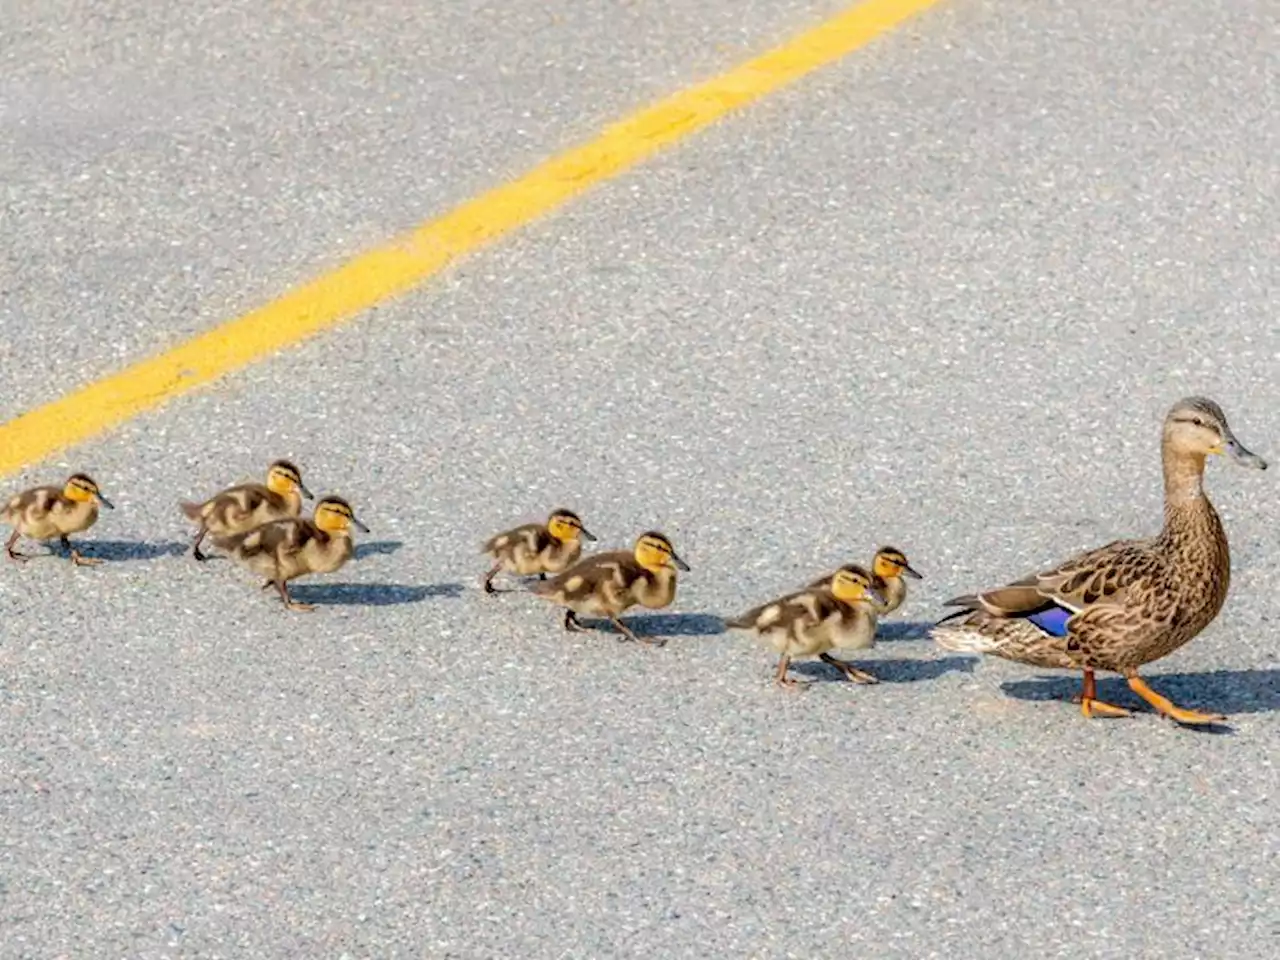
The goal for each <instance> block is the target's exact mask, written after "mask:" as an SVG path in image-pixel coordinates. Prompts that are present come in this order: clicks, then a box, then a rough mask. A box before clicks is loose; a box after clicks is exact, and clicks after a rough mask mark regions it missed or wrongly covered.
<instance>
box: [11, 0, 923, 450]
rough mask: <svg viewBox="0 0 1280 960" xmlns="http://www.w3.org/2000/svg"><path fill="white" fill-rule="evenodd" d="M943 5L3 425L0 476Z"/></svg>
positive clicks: (841, 38) (376, 297) (577, 156)
mask: <svg viewBox="0 0 1280 960" xmlns="http://www.w3.org/2000/svg"><path fill="white" fill-rule="evenodd" d="M939 2H940V0H868V2H865V3H861V4H858V5H857V6H855V7H852V8H850V9H849V10H846V11H845V12H844V13H841V14H839V15H837V16H835V17H833V18H832V19H830V20H827V21H826V22H824V23H822V24H820V25H819V26H817V27H815V28H813V29H812V30H809V31H808V32H806V33H803V34H801V35H800V36H798V37H796V38H795V39H793V40H791V41H789V42H788V43H785V44H783V45H782V46H780V47H776V48H775V49H773V50H770V51H769V52H768V53H765V54H763V55H761V56H759V57H756V58H755V59H754V60H751V61H748V62H747V63H744V64H742V65H741V66H738V67H735V68H734V69H732V70H730V71H728V72H727V73H723V74H720V75H719V76H717V77H714V78H713V79H711V80H707V81H706V82H704V83H699V84H697V85H695V86H692V87H689V88H687V89H685V90H682V91H680V92H679V93H676V94H674V95H672V96H670V97H667V98H666V99H665V100H661V101H659V102H658V103H656V104H654V105H653V106H650V107H647V108H645V109H643V110H640V111H639V112H637V113H634V114H632V115H631V116H629V117H626V118H624V119H623V120H620V121H619V122H617V123H615V124H613V125H612V126H609V127H607V128H605V130H604V131H603V132H602V133H601V134H600V135H599V136H598V137H596V139H594V140H592V141H591V142H590V143H586V144H584V145H582V146H580V147H575V148H574V149H572V150H569V151H568V152H566V153H562V154H560V155H559V156H556V157H552V158H551V159H550V160H547V161H546V162H544V163H542V164H540V165H539V166H537V167H535V168H534V169H533V170H531V171H529V172H528V173H527V174H525V175H524V176H522V177H520V178H519V179H517V180H514V181H512V182H510V183H507V184H505V185H503V186H500V187H497V188H496V189H493V190H490V191H489V192H488V193H485V194H482V195H480V196H479V197H476V198H475V199H473V200H470V201H467V202H466V203H463V204H462V205H461V206H459V207H457V208H455V209H454V210H453V211H451V212H449V213H446V214H445V215H444V216H442V217H440V218H439V219H437V220H431V221H429V222H427V223H424V224H423V225H422V226H420V227H418V228H417V229H415V230H413V231H412V232H411V233H409V234H408V235H407V236H404V237H401V238H400V239H398V240H394V241H392V242H390V243H388V244H387V245H386V246H382V247H378V248H376V249H374V250H370V251H369V252H368V253H365V254H362V255H360V256H358V257H356V258H355V259H354V260H351V261H349V262H348V263H346V264H345V265H343V266H341V267H338V268H337V269H335V270H333V271H332V272H330V273H327V274H325V275H323V276H321V277H318V278H317V279H315V280H312V281H311V282H309V283H307V284H305V285H303V286H301V287H298V288H296V289H295V290H293V291H292V292H290V293H286V294H285V295H284V296H282V297H280V298H279V299H277V300H274V301H272V302H271V303H268V304H267V305H266V306H263V307H260V308H258V309H257V310H254V311H252V312H251V313H246V314H244V315H243V316H240V317H236V318H235V319H233V320H228V321H227V322H226V323H223V324H220V325H219V326H217V327H214V328H213V329H212V330H209V331H208V332H206V333H202V334H200V335H198V336H196V337H194V338H192V339H190V340H187V341H186V342H184V343H182V344H180V345H178V346H176V347H174V348H172V349H170V350H166V351H165V352H164V353H161V354H158V355H156V356H153V357H150V358H148V359H145V360H142V361H139V362H138V363H135V364H134V365H133V366H130V367H127V368H126V369H124V370H121V371H120V372H119V373H115V374H112V375H111V376H108V377H106V378H105V379H102V380H98V381H96V382H94V383H90V384H88V385H87V386H84V387H81V388H79V389H77V390H74V391H73V392H71V393H69V394H67V395H65V396H63V397H61V398H59V399H57V400H54V401H52V402H50V403H47V404H45V405H44V406H41V407H37V408H36V409H34V410H30V411H28V412H27V413H24V414H22V415H20V416H18V417H16V418H14V419H13V420H10V421H9V422H7V423H4V424H0V475H3V474H8V473H12V472H14V471H16V470H18V469H20V468H22V467H24V466H27V465H28V464H31V463H35V462H37V461H39V460H42V459H44V458H45V457H47V456H49V455H51V454H54V453H57V452H59V451H62V450H65V449H66V448H68V447H71V446H73V445H74V444H76V443H79V442H81V441H84V440H88V439H90V438H91V437H95V436H97V435H99V434H101V433H103V432H104V431H106V430H109V429H110V428H112V427H114V426H117V425H118V424H121V423H123V422H125V421H126V420H129V419H130V418H132V417H134V416H136V415H138V414H140V413H143V412H145V411H147V410H151V409H154V408H156V407H159V406H161V405H162V404H164V403H166V402H167V401H169V400H171V399H173V398H174V397H178V396H181V395H182V394H184V393H187V392H188V391H190V390H193V389H195V388H196V387H198V386H201V385H202V384H206V383H209V382H210V381H213V380H216V379H218V378H219V377H221V376H223V375H224V374H227V373H230V372H231V371H234V370H238V369H240V368H242V367H244V366H247V365H248V364H250V363H253V362H255V361H257V360H261V359H262V358H264V357H267V356H269V355H270V354H272V353H274V352H276V351H278V350H280V349H282V348H284V347H288V346H291V345H293V344H295V343H298V342H299V341H301V340H303V339H305V338H307V337H310V336H311V335H313V334H315V333H319V332H320V331H322V330H325V329H328V328H330V327H333V326H335V325H337V324H339V323H342V322H343V321H344V320H349V319H350V318H352V317H354V316H356V315H357V314H359V313H361V312H362V311H364V310H367V309H368V308H370V307H372V306H374V305H375V304H377V303H381V302H382V301H384V300H387V299H388V298H391V297H395V296H397V295H399V294H402V293H404V292H405V291H407V290H410V289H412V288H413V287H415V286H417V285H419V284H421V283H422V282H423V281H425V280H427V279H428V278H429V277H431V276H432V275H433V274H435V273H437V272H439V271H440V270H441V269H442V268H443V267H445V266H446V265H447V264H448V263H450V262H451V261H453V260H454V259H456V258H457V257H460V256H463V255H465V254H468V253H471V252H473V251H475V250H478V249H480V248H481V247H483V246H485V245H486V244H489V243H491V242H492V241H494V240H497V239H498V238H499V237H502V236H504V235H506V234H508V233H511V232H512V231H513V230H516V229H517V228H519V227H522V226H524V225H525V224H527V223H529V222H531V221H533V220H535V219H537V218H538V217H541V216H543V215H544V214H547V213H550V212H551V211H553V210H555V209H556V208H557V207H559V206H561V205H563V204H564V203H566V202H567V201H569V200H571V199H573V198H574V197H576V196H577V195H578V194H580V193H582V192H584V191H585V190H588V189H589V188H591V187H593V186H595V185H596V184H599V183H603V182H604V181H606V180H609V179H610V178H612V177H615V176H617V175H618V174H619V173H622V172H623V171H624V170H627V169H629V168H631V167H633V166H635V165H636V164H638V163H640V162H641V161H642V160H645V159H646V158H648V157H650V156H652V155H653V154H655V153H657V152H658V151H659V150H662V149H663V148H664V147H667V146H669V145H670V144H672V143H675V142H676V141H678V140H680V139H682V138H684V137H687V136H689V135H690V134H691V133H695V132H696V131H698V130H701V129H702V128H703V127H706V126H708V125H710V124H712V123H714V122H715V121H716V120H718V119H720V118H721V117H723V116H724V115H725V114H727V113H730V112H731V111H734V110H737V109H739V108H741V107H744V106H746V105H748V104H750V103H753V102H754V101H756V100H759V99H761V98H762V97H764V96H766V95H767V94H770V93H772V92H774V91H776V90H778V89H780V88H782V87H785V86H787V85H788V84H790V83H793V82H794V81H796V80H798V79H799V78H801V77H803V76H805V75H806V74H808V73H812V72H813V71H814V70H817V69H818V68H819V67H823V66H825V65H827V64H830V63H832V62H833V61H835V60H838V59H840V58H841V57H843V56H844V55H846V54H848V53H851V52H852V51H854V50H857V49H858V48H859V47H862V46H865V45H866V44H867V43H870V42H871V41H872V40H874V39H875V38H876V37H878V36H880V35H881V34H882V33H885V32H886V31H888V30H891V29H892V28H894V27H896V26H897V25H898V24H900V23H902V22H903V21H904V20H907V19H909V18H911V17H913V16H915V15H916V14H917V13H919V12H921V11H922V10H925V9H926V8H928V7H931V6H934V5H935V4H937V3H939Z"/></svg>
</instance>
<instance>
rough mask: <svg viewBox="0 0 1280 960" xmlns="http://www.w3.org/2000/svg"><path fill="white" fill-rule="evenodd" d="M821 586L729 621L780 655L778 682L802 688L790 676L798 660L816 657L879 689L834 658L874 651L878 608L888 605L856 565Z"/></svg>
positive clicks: (865, 675) (733, 627)
mask: <svg viewBox="0 0 1280 960" xmlns="http://www.w3.org/2000/svg"><path fill="white" fill-rule="evenodd" d="M825 579H826V580H827V583H826V584H825V585H822V586H817V585H815V586H811V587H807V588H806V589H804V590H797V591H795V592H794V593H789V594H787V595H785V596H782V597H779V598H777V599H776V600H770V601H769V602H768V603H763V604H761V605H760V606H758V607H756V608H755V609H753V610H748V611H747V612H746V613H744V614H742V616H740V617H735V618H733V619H732V620H726V621H725V626H726V627H728V628H729V629H730V630H751V631H754V632H755V633H757V634H759V635H760V636H761V637H763V638H764V639H766V640H768V641H769V642H770V644H771V645H772V646H773V648H774V649H775V650H777V651H778V654H779V660H778V672H777V673H776V674H775V675H774V681H775V682H776V683H777V684H779V685H780V686H784V687H790V688H793V689H794V688H797V687H799V686H800V682H799V681H798V680H795V679H793V678H791V677H788V676H787V668H788V667H789V666H790V665H791V661H792V659H793V658H795V657H813V656H816V657H818V659H820V660H822V662H823V663H828V664H830V665H831V666H833V667H835V668H836V669H837V670H839V671H840V672H841V673H843V674H844V675H845V677H846V678H848V679H849V680H852V681H853V682H854V683H877V682H878V681H877V680H876V678H875V677H874V676H872V675H871V674H869V673H867V672H866V671H864V670H859V669H857V668H856V667H854V666H853V665H852V664H849V663H846V662H844V661H843V660H837V659H836V658H835V657H833V656H831V654H830V652H829V651H831V650H833V649H837V648H839V649H846V650H866V649H868V648H869V647H871V646H874V645H875V640H876V622H877V619H876V605H878V604H883V603H884V602H885V600H886V598H885V596H884V594H883V593H882V592H881V591H880V589H879V588H878V587H876V586H874V585H873V577H872V574H870V573H868V572H867V571H866V570H865V569H863V568H862V567H860V566H858V565H857V564H854V563H851V564H848V565H846V566H843V567H841V568H840V569H839V570H837V571H836V572H835V573H833V574H832V575H831V576H830V577H828V578H825Z"/></svg>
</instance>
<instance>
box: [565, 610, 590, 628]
mask: <svg viewBox="0 0 1280 960" xmlns="http://www.w3.org/2000/svg"><path fill="white" fill-rule="evenodd" d="M564 628H565V629H566V630H568V631H569V632H570V633H582V632H583V631H584V630H586V629H587V628H586V627H584V626H583V625H582V624H581V623H579V622H578V615H577V614H576V613H574V612H573V611H572V610H566V611H565V612H564Z"/></svg>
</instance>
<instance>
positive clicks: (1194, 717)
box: [1124, 670, 1227, 726]
mask: <svg viewBox="0 0 1280 960" xmlns="http://www.w3.org/2000/svg"><path fill="white" fill-rule="evenodd" d="M1124 676H1125V679H1126V680H1128V681H1129V689H1131V690H1132V691H1133V692H1134V693H1136V694H1137V695H1138V696H1140V697H1141V698H1142V699H1143V700H1145V701H1147V703H1149V704H1151V706H1153V707H1155V709H1156V712H1157V713H1161V714H1163V715H1164V716H1166V717H1168V718H1169V719H1170V720H1174V721H1176V722H1178V723H1185V724H1188V725H1190V726H1202V725H1204V724H1209V723H1226V722H1227V718H1226V717H1225V716H1223V715H1222V714H1220V713H1202V712H1201V711H1199V710H1187V709H1184V708H1183V707H1179V706H1176V705H1175V704H1174V703H1173V701H1171V700H1170V699H1169V698H1168V697H1163V696H1161V695H1160V694H1158V693H1156V692H1155V691H1154V690H1152V689H1151V688H1150V687H1149V686H1147V683H1146V681H1145V680H1143V679H1142V678H1141V677H1140V676H1138V671H1137V670H1126V671H1125V673H1124Z"/></svg>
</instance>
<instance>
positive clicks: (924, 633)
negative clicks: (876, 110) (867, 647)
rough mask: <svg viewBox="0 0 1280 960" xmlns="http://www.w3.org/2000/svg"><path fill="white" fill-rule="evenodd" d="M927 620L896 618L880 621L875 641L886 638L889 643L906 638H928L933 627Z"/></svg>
mask: <svg viewBox="0 0 1280 960" xmlns="http://www.w3.org/2000/svg"><path fill="white" fill-rule="evenodd" d="M933 626H934V625H933V622H932V621H929V620H897V621H893V622H890V623H881V624H879V625H878V627H877V629H876V641H877V642H879V641H882V640H887V641H889V642H890V643H893V642H895V641H906V640H928V639H929V631H930V630H932V629H933Z"/></svg>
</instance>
